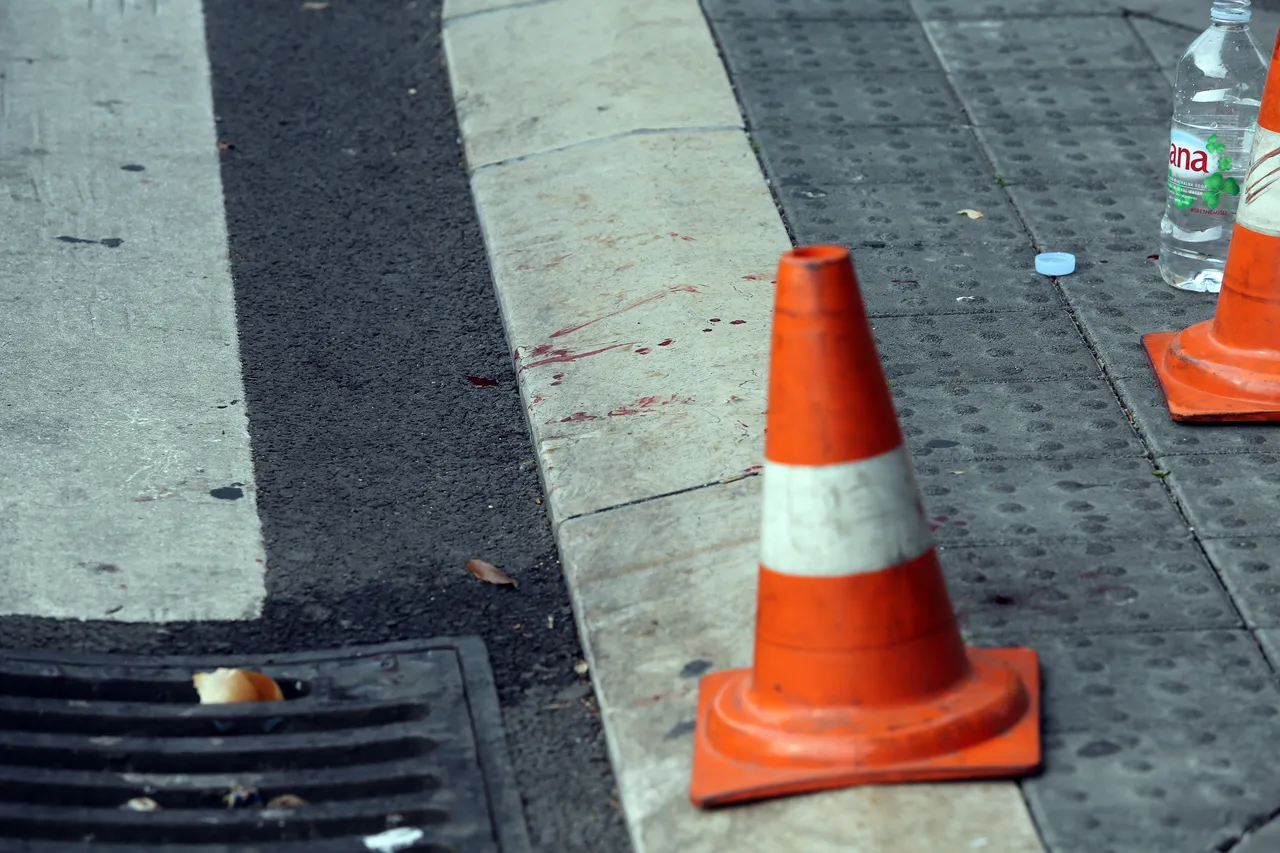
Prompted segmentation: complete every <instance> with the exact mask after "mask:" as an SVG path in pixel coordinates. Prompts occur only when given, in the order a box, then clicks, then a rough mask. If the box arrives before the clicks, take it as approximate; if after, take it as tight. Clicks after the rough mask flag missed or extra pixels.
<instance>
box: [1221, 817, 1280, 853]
mask: <svg viewBox="0 0 1280 853" xmlns="http://www.w3.org/2000/svg"><path fill="white" fill-rule="evenodd" d="M1277 850H1280V820H1278V819H1276V818H1275V817H1272V818H1271V820H1270V821H1269V822H1267V823H1266V824H1264V825H1263V826H1260V827H1257V828H1256V829H1250V830H1249V831H1248V832H1246V833H1245V834H1244V836H1243V837H1242V838H1241V839H1240V843H1239V844H1238V845H1237V846H1235V847H1233V848H1232V853H1275V851H1277Z"/></svg>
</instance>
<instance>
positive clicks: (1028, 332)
mask: <svg viewBox="0 0 1280 853" xmlns="http://www.w3.org/2000/svg"><path fill="white" fill-rule="evenodd" d="M871 331H872V334H873V335H874V337H875V340H876V345H877V347H878V348H879V351H880V360H881V362H883V364H884V370H885V375H886V376H887V377H888V378H889V380H890V381H891V382H893V383H894V384H898V383H902V384H909V385H925V384H930V383H935V384H936V383H946V382H951V383H955V382H996V381H1009V380H1023V381H1030V380H1037V379H1073V378H1094V377H1096V376H1097V375H1098V366H1097V362H1096V361H1094V359H1093V356H1092V355H1091V354H1090V353H1089V350H1088V348H1087V347H1086V346H1085V344H1084V341H1083V340H1081V339H1080V334H1079V333H1078V332H1077V331H1076V328H1075V326H1073V325H1072V324H1071V321H1070V320H1069V319H1067V318H1066V317H1065V316H1063V315H1062V312H1060V311H1035V312H1030V311H1018V312H1008V313H1000V314H949V315H932V316H928V315H921V316H911V317H878V318H875V319H873V320H872V321H871Z"/></svg>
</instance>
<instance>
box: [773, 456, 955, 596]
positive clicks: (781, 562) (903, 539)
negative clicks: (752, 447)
mask: <svg viewBox="0 0 1280 853" xmlns="http://www.w3.org/2000/svg"><path fill="white" fill-rule="evenodd" d="M762 513H763V517H762V525H761V535H760V562H761V563H762V564H763V565H764V566H765V567H766V568H768V569H771V570H772V571H775V572H781V573H782V574H788V575H807V576H811V577H842V576H844V575H855V574H863V573H866V572H877V571H881V570H882V569H888V568H892V567H893V566H896V565H899V564H900V563H905V562H907V561H908V560H914V559H915V558H916V557H919V556H920V555H921V554H923V553H925V552H926V551H928V550H929V549H930V548H932V547H933V537H932V536H931V535H930V533H929V523H928V522H927V521H926V520H925V517H924V508H923V507H922V506H921V504H920V493H919V490H918V489H917V488H916V481H915V474H914V473H913V471H912V468H911V459H910V457H909V456H908V455H907V451H906V449H905V448H903V447H897V448H895V449H893V450H891V451H889V452H888V453H883V454H881V455H879V456H873V457H871V458H870V459H863V460H860V461H858V462H843V463H838V464H833V465H787V464H784V463H782V462H771V461H768V460H766V461H765V464H764V498H763V501H762Z"/></svg>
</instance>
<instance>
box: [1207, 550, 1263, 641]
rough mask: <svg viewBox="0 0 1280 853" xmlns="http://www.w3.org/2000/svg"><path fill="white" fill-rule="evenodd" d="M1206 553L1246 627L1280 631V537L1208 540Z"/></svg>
mask: <svg viewBox="0 0 1280 853" xmlns="http://www.w3.org/2000/svg"><path fill="white" fill-rule="evenodd" d="M1204 551H1205V554H1207V555H1208V557H1209V562H1210V563H1212V564H1213V567H1214V568H1215V569H1217V570H1218V574H1219V575H1220V576H1221V577H1222V582H1223V583H1224V584H1226V586H1227V589H1228V590H1229V591H1230V593H1231V598H1232V600H1233V601H1235V604H1236V607H1238V608H1239V609H1240V615H1242V616H1243V617H1244V620H1245V624H1246V625H1248V626H1249V627H1250V628H1280V537H1275V536H1244V537H1232V538H1230V539H1207V540H1205V542H1204Z"/></svg>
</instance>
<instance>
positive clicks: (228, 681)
mask: <svg viewBox="0 0 1280 853" xmlns="http://www.w3.org/2000/svg"><path fill="white" fill-rule="evenodd" d="M191 683H192V684H194V685H195V687H196V692H197V693H199V694H200V704H201V705H217V704H222V703H226V702H279V701H281V700H283V699H284V693H283V692H281V690H280V685H279V684H276V682H275V681H274V680H273V679H272V678H270V677H269V676H266V675H263V674H262V673H260V672H251V671H249V670H247V669H227V668H226V667H220V668H218V669H216V670H214V671H213V672H197V673H196V674H195V675H193V676H192V677H191Z"/></svg>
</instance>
